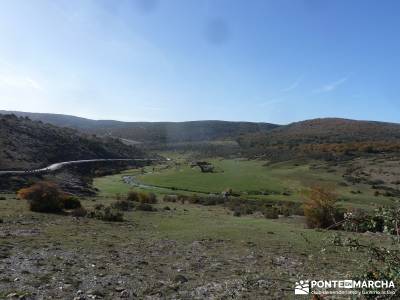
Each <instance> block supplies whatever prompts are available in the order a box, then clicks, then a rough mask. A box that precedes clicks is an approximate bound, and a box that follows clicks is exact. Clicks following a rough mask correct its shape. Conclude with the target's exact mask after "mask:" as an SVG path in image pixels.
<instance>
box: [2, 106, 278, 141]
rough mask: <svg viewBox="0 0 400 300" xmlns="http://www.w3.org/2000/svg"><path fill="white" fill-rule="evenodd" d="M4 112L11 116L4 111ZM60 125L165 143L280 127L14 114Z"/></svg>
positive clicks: (211, 122)
mask: <svg viewBox="0 0 400 300" xmlns="http://www.w3.org/2000/svg"><path fill="white" fill-rule="evenodd" d="M1 113H3V114H4V113H9V112H6V111H0V114H1ZM12 113H14V114H15V115H18V116H23V117H29V118H30V119H32V120H38V121H42V122H45V123H50V124H53V125H56V126H62V127H70V128H74V129H78V130H81V131H84V132H87V133H94V134H98V135H102V136H113V137H119V138H123V139H128V140H133V141H138V142H145V143H152V144H165V143H177V142H198V141H215V140H227V139H228V140H232V139H235V138H237V137H238V136H240V135H242V134H248V133H258V132H266V131H268V130H270V129H272V128H276V127H278V125H274V124H269V123H253V122H229V121H190V122H120V121H111V120H90V119H85V118H79V117H75V116H68V115H58V114H41V113H25V112H12Z"/></svg>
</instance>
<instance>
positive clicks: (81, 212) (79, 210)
mask: <svg viewBox="0 0 400 300" xmlns="http://www.w3.org/2000/svg"><path fill="white" fill-rule="evenodd" d="M86 215H87V211H86V209H84V208H83V207H78V208H76V209H74V210H72V211H71V216H73V217H85V216H86Z"/></svg>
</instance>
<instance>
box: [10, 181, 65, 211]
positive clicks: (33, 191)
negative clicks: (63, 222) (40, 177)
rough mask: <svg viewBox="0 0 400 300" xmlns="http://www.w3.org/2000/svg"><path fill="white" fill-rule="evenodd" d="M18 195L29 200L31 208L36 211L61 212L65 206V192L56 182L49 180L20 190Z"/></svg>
mask: <svg viewBox="0 0 400 300" xmlns="http://www.w3.org/2000/svg"><path fill="white" fill-rule="evenodd" d="M18 197H19V198H21V199H24V200H27V201H28V204H29V209H30V210H31V211H35V212H44V213H59V212H61V211H62V209H63V207H64V205H63V200H64V198H65V195H64V193H63V192H62V191H61V190H60V188H59V187H58V186H57V185H56V184H54V183H51V182H47V181H42V182H38V183H35V184H34V185H32V186H31V187H28V188H23V189H21V190H19V191H18Z"/></svg>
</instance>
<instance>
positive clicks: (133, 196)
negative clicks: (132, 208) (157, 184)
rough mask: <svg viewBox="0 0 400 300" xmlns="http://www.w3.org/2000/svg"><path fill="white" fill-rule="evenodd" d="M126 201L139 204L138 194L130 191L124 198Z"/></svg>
mask: <svg viewBox="0 0 400 300" xmlns="http://www.w3.org/2000/svg"><path fill="white" fill-rule="evenodd" d="M126 199H127V200H129V201H134V202H139V193H138V192H135V191H130V192H129V193H128V195H127V196H126Z"/></svg>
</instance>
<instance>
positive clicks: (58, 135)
mask: <svg viewBox="0 0 400 300" xmlns="http://www.w3.org/2000/svg"><path fill="white" fill-rule="evenodd" d="M133 157H143V153H142V151H140V150H138V149H136V148H135V147H132V146H127V145H125V144H123V143H122V142H120V141H119V140H116V139H113V138H99V137H96V136H94V135H88V134H82V133H79V132H77V131H76V130H73V129H69V128H60V127H56V126H53V125H50V124H45V123H43V122H40V121H32V120H30V119H28V118H23V117H16V116H15V115H0V170H12V169H24V168H36V167H43V166H47V165H49V164H51V163H54V162H60V161H69V160H80V159H95V158H133Z"/></svg>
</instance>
